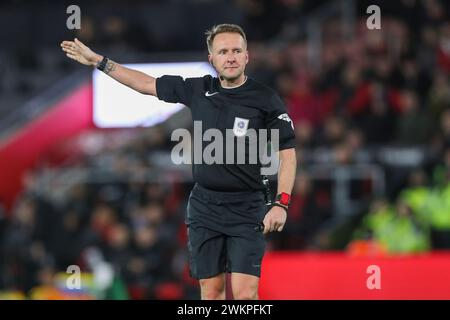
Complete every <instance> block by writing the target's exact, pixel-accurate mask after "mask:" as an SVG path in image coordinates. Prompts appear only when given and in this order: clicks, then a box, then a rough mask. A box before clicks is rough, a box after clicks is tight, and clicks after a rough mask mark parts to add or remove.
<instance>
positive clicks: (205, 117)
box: [156, 75, 295, 191]
mask: <svg viewBox="0 0 450 320" xmlns="http://www.w3.org/2000/svg"><path fill="white" fill-rule="evenodd" d="M156 92H157V96H158V98H159V99H160V100H164V101H166V102H172V103H182V104H184V105H186V106H187V107H189V108H190V109H191V113H192V120H193V121H201V123H202V134H203V133H204V132H205V131H206V130H207V129H210V128H215V129H219V130H220V131H221V132H222V133H223V138H224V139H223V141H224V145H225V137H226V134H225V132H226V129H230V130H233V132H236V131H234V130H237V132H238V135H239V134H240V133H242V132H246V129H250V128H251V129H255V130H256V132H258V130H259V129H267V130H268V131H269V133H268V138H269V139H270V129H278V130H279V150H283V149H288V148H293V147H294V146H295V136H294V130H293V125H292V122H291V120H290V119H289V117H288V116H287V114H286V108H285V106H284V104H283V102H282V100H281V99H280V97H279V96H278V95H277V94H276V93H275V91H273V90H272V89H270V88H268V87H266V86H264V85H262V84H260V83H258V82H257V81H255V80H253V79H251V78H247V80H246V81H245V82H244V83H243V84H242V85H240V86H238V87H235V88H223V87H222V86H221V85H220V82H219V79H218V78H213V77H212V76H210V75H206V76H204V77H202V78H186V79H184V80H183V78H182V77H180V76H169V75H166V76H162V77H160V78H157V80H156ZM241 129H242V130H243V131H242V130H241ZM244 139H245V138H244ZM258 139H259V138H258ZM258 141H259V140H258ZM210 143H211V142H209V141H206V142H202V148H201V150H204V148H205V146H207V145H208V144H210ZM246 144H247V145H246V149H245V150H248V141H247V140H246ZM192 149H193V150H194V148H192ZM223 152H224V159H225V156H226V155H225V147H224V149H223ZM234 155H235V157H236V150H235V153H234ZM245 156H246V157H247V156H248V154H247V151H246V155H245ZM192 166H193V177H194V181H195V182H197V183H198V184H200V185H201V186H203V187H205V188H207V189H211V190H216V191H249V190H250V191H251V190H264V184H263V183H262V176H261V171H260V169H261V163H260V159H259V157H258V161H257V163H256V164H250V163H249V161H247V159H246V161H245V164H237V163H236V162H234V164H228V163H226V161H225V160H224V161H223V164H216V163H213V164H205V163H204V162H202V163H201V164H195V163H194V162H193V165H192Z"/></svg>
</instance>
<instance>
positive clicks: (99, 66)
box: [96, 56, 108, 71]
mask: <svg viewBox="0 0 450 320" xmlns="http://www.w3.org/2000/svg"><path fill="white" fill-rule="evenodd" d="M107 63H108V57H106V56H104V57H103V59H102V61H100V63H98V64H97V66H96V68H97V69H98V70H100V71H104V70H105V68H106V64H107Z"/></svg>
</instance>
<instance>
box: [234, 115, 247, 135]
mask: <svg viewBox="0 0 450 320" xmlns="http://www.w3.org/2000/svg"><path fill="white" fill-rule="evenodd" d="M247 128H248V119H243V118H239V117H236V118H234V126H233V133H234V135H235V136H238V137H242V136H245V134H246V133H247Z"/></svg>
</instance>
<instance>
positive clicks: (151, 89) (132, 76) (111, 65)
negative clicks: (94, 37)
mask: <svg viewBox="0 0 450 320" xmlns="http://www.w3.org/2000/svg"><path fill="white" fill-rule="evenodd" d="M102 59H103V57H102V56H101V55H97V57H96V64H97V63H100V62H101V61H102ZM103 72H104V73H105V74H107V75H108V76H110V77H111V78H113V79H114V80H116V81H118V82H120V83H122V84H123V85H126V86H127V87H130V88H131V89H133V90H136V91H138V92H140V93H143V94H149V95H152V96H156V79H155V78H153V77H151V76H149V75H148V74H145V73H143V72H141V71H137V70H133V69H130V68H127V67H124V66H122V65H120V64H118V63H117V62H114V61H112V60H108V63H107V64H106V67H105V70H104V71H103Z"/></svg>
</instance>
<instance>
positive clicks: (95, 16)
mask: <svg viewBox="0 0 450 320" xmlns="http://www.w3.org/2000/svg"><path fill="white" fill-rule="evenodd" d="M71 4H76V5H78V6H79V7H80V8H81V29H80V30H68V29H67V28H66V20H67V18H68V17H69V14H67V13H66V8H67V7H68V6H69V5H71ZM372 4H376V5H379V7H380V9H381V29H380V30H369V29H368V28H367V27H366V20H367V18H368V16H369V15H368V14H367V13H366V9H367V7H368V6H369V5H372ZM449 13H450V3H449V2H448V1H444V0H401V1H356V0H354V1H352V0H348V1H347V0H343V1H338V0H336V1H318V0H274V1H269V0H264V1H257V0H234V1H231V0H230V1H226V0H186V1H181V0H167V1H162V0H151V1H150V0H147V1H143V0H130V1H127V2H125V1H117V0H109V1H104V0H99V1H95V2H93V1H76V2H67V1H40V0H38V1H20V0H17V1H2V2H1V3H0V25H1V28H0V43H1V45H0V73H1V78H0V101H1V103H0V298H2V299H72V298H76V299H182V298H186V299H197V298H199V290H198V286H197V284H196V282H195V281H193V280H192V279H190V278H189V275H188V270H187V264H186V263H187V255H186V230H185V227H184V224H183V218H184V211H185V206H186V201H187V196H188V194H189V191H190V189H191V187H192V180H191V174H190V168H189V167H188V166H175V165H173V164H172V162H171V161H170V158H169V157H170V150H171V147H172V146H173V142H171V141H170V134H171V132H172V131H173V129H175V128H179V127H187V128H188V127H189V126H190V115H189V112H187V111H186V109H181V110H180V111H178V112H175V113H174V114H173V115H172V116H171V117H169V118H168V119H167V120H165V117H161V115H158V114H156V115H152V116H150V118H147V119H145V121H144V122H143V123H140V124H138V125H134V126H133V125H132V126H128V127H127V128H123V127H121V126H113V127H108V128H103V127H102V128H100V126H99V125H97V124H96V123H95V122H94V120H93V115H94V113H95V110H94V109H95V108H96V107H98V106H97V105H98V103H96V104H95V103H94V100H95V99H96V98H98V97H96V94H99V93H98V92H96V89H95V88H94V86H93V80H92V79H93V78H92V77H93V73H92V69H90V68H87V67H84V66H81V65H78V64H76V63H74V62H73V61H70V60H69V59H67V58H66V57H65V55H64V54H63V53H62V52H61V50H60V47H59V44H60V42H61V41H62V40H67V39H73V37H75V36H76V37H78V38H79V39H80V40H81V41H83V42H84V43H85V44H87V45H88V46H90V47H92V49H93V50H95V51H96V52H98V53H101V54H105V55H107V56H109V57H111V58H112V59H114V60H115V61H117V62H119V63H139V64H146V63H165V62H201V61H206V54H207V52H206V46H205V41H204V36H203V34H204V31H205V30H206V29H207V28H209V27H210V26H212V25H213V24H217V23H223V22H230V23H237V24H240V25H241V26H242V27H243V28H244V29H245V31H246V32H247V37H248V39H249V50H250V64H249V66H248V74H249V75H250V76H252V77H254V78H255V79H257V80H259V81H261V82H263V83H266V84H268V85H269V86H272V87H273V88H275V89H276V90H277V91H278V92H279V94H280V95H281V96H282V98H283V99H284V101H285V102H286V105H287V107H288V109H289V113H290V116H291V118H292V119H293V121H294V122H295V129H296V137H297V141H298V144H297V148H298V176H297V178H296V183H295V188H294V194H293V201H292V205H291V207H290V209H289V215H288V223H287V226H286V228H285V231H283V232H282V233H280V234H274V235H270V236H269V237H268V253H267V256H266V258H265V262H264V265H263V272H262V281H261V297H262V298H267V299H347V298H349V299H360V298H361V299H386V298H388V299H389V298H397V299H408V298H416V299H417V298H419V299H427V298H429V299H434V298H437V299H450V275H449V272H448V270H450V253H449V251H447V250H448V249H449V248H450V81H449V75H450V20H449ZM107 92H108V91H107ZM110 92H111V94H112V90H110ZM126 93H129V94H130V99H131V95H132V92H131V91H126ZM102 94H103V95H104V93H102ZM100 97H102V96H100ZM103 97H104V96H103ZM145 99H148V100H145ZM145 101H148V107H149V109H151V107H152V104H153V103H154V102H155V101H154V100H151V98H150V97H144V102H145ZM115 103H116V106H117V105H118V106H119V109H111V110H113V111H111V112H120V111H121V110H120V107H121V108H123V109H122V112H123V110H131V108H132V106H131V105H129V104H130V100H128V99H126V98H125V99H119V100H117V101H115ZM102 107H106V110H108V109H107V108H108V105H106V106H105V105H102ZM125 114H127V113H125ZM120 117H121V116H120V115H119V118H120ZM154 117H156V118H154ZM158 117H159V118H158ZM149 124H152V125H149ZM272 178H275V177H272ZM275 183H276V180H272V190H275V189H276V188H275ZM70 265H78V266H80V268H81V271H82V288H81V289H80V290H77V289H73V290H69V289H68V288H67V286H66V280H67V277H68V274H67V273H66V271H67V268H68V266H70ZM370 265H376V266H379V267H380V270H381V290H369V289H368V288H367V286H366V280H367V279H368V277H369V276H370V274H369V273H367V267H368V266H370ZM69 275H70V274H69Z"/></svg>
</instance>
